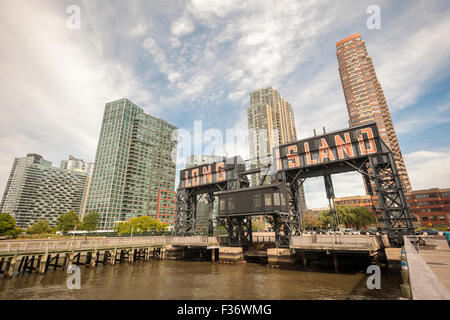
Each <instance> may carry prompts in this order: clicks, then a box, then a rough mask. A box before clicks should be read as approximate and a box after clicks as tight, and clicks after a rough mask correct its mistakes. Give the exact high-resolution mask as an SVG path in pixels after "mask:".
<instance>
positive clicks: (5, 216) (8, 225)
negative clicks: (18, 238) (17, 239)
mask: <svg viewBox="0 0 450 320" xmlns="http://www.w3.org/2000/svg"><path fill="white" fill-rule="evenodd" d="M15 227H16V220H15V219H14V218H13V217H12V216H11V215H10V214H9V213H0V236H3V235H11V234H10V233H11V232H14V231H13V230H14V229H15ZM8 233H9V234H8Z"/></svg>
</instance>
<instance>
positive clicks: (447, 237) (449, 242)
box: [444, 228, 450, 248]
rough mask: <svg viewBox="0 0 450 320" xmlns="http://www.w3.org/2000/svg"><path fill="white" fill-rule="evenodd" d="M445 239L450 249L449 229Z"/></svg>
mask: <svg viewBox="0 0 450 320" xmlns="http://www.w3.org/2000/svg"><path fill="white" fill-rule="evenodd" d="M444 236H445V239H447V243H448V247H449V248H450V228H447V231H445V232H444Z"/></svg>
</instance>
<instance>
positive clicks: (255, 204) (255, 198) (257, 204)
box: [253, 194, 261, 208]
mask: <svg viewBox="0 0 450 320" xmlns="http://www.w3.org/2000/svg"><path fill="white" fill-rule="evenodd" d="M253 207H255V208H259V207H261V196H260V195H259V194H255V195H254V196H253Z"/></svg>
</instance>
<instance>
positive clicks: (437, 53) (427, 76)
mask: <svg viewBox="0 0 450 320" xmlns="http://www.w3.org/2000/svg"><path fill="white" fill-rule="evenodd" d="M418 12H420V14H418ZM382 28H383V27H382ZM386 28H389V30H388V31H387V32H383V33H381V34H380V35H379V36H378V37H376V38H375V39H373V40H371V41H370V42H369V41H368V42H367V47H368V51H369V55H370V56H371V57H372V58H373V60H374V64H375V70H376V72H377V74H378V79H379V81H380V83H381V86H382V88H383V90H384V93H385V95H386V100H387V102H388V105H389V109H390V110H391V112H392V111H395V110H397V109H401V108H405V107H408V106H409V105H411V104H413V103H415V102H416V101H417V99H418V97H419V96H420V95H421V94H422V93H423V92H425V90H427V89H429V88H430V87H431V86H432V85H433V83H434V82H435V81H436V80H439V79H440V78H441V77H443V76H448V75H449V73H450V72H449V71H450V69H449V66H450V59H449V58H450V41H445V40H444V39H446V38H448V30H450V10H449V9H448V8H446V9H445V10H439V9H438V10H436V7H435V6H430V5H429V4H427V3H425V2H416V3H414V4H413V5H411V6H410V8H409V10H407V11H406V12H404V13H403V14H401V15H400V16H398V17H396V19H395V20H392V22H391V23H390V24H387V25H386Z"/></svg>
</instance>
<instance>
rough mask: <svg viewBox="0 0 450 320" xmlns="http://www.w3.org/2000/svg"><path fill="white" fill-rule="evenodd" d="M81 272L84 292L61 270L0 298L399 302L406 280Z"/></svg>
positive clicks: (161, 266)
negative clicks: (376, 284) (373, 284)
mask: <svg viewBox="0 0 450 320" xmlns="http://www.w3.org/2000/svg"><path fill="white" fill-rule="evenodd" d="M80 269H81V289H79V290H77V289H73V290H69V289H67V286H66V281H67V278H68V277H69V275H68V274H67V273H65V272H64V271H62V270H58V271H50V270H49V271H48V272H47V273H46V274H44V275H39V274H35V273H33V274H23V275H22V274H21V275H18V276H14V277H13V278H12V279H6V278H3V277H1V276H0V299H102V300H103V299H108V300H109V299H124V300H125V299H167V300H173V299H189V300H190V299H205V300H215V299H224V300H233V299H273V300H278V299H398V297H400V283H401V279H400V277H399V276H397V275H392V274H384V275H383V274H382V280H381V289H380V290H369V289H367V287H366V280H367V277H368V275H367V274H365V273H363V272H362V271H355V272H351V273H350V272H347V273H340V274H335V273H333V272H331V271H315V272H306V271H302V270H283V269H273V268H268V267H267V266H266V265H260V264H253V263H245V264H238V265H224V264H213V263H211V262H204V261H203V262H200V261H199V262H196V261H171V260H163V261H150V262H136V263H132V264H128V263H126V264H123V265H116V266H110V265H105V266H103V265H99V266H98V267H97V268H92V269H90V268H85V267H84V266H80Z"/></svg>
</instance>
